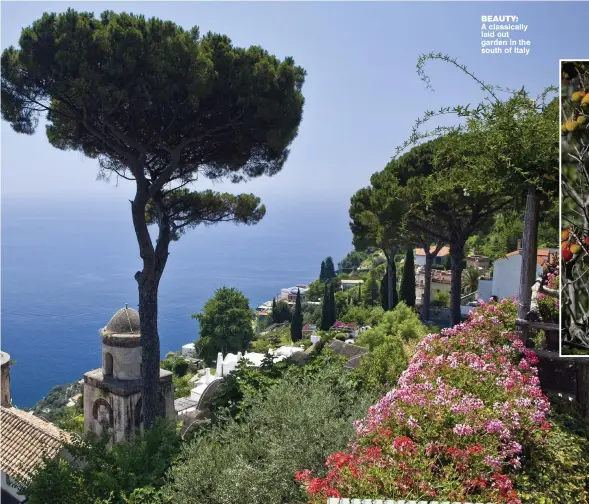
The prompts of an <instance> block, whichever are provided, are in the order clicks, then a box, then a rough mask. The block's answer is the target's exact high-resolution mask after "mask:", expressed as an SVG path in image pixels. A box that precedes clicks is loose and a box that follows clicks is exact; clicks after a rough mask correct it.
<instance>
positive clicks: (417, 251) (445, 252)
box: [415, 245, 450, 257]
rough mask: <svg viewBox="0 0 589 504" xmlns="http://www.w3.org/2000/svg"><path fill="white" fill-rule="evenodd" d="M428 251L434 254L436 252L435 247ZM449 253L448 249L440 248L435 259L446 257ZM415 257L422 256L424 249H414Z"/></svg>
mask: <svg viewBox="0 0 589 504" xmlns="http://www.w3.org/2000/svg"><path fill="white" fill-rule="evenodd" d="M429 250H430V252H434V251H435V250H436V246H435V245H432V246H431V247H430V248H429ZM449 253H450V247H442V248H441V249H440V251H439V252H438V255H437V257H444V256H447V255H448V254H449ZM415 255H416V256H424V255H425V249H422V248H418V249H415Z"/></svg>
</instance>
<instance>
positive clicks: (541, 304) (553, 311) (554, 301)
mask: <svg viewBox="0 0 589 504" xmlns="http://www.w3.org/2000/svg"><path fill="white" fill-rule="evenodd" d="M545 287H548V288H549V289H554V290H558V289H559V288H560V284H559V271H558V268H555V270H554V271H553V272H550V273H548V277H547V279H546V283H545ZM538 308H539V310H540V317H541V318H542V320H543V321H545V322H558V316H559V311H560V303H559V300H558V298H554V297H551V296H546V295H545V294H542V293H540V294H538Z"/></svg>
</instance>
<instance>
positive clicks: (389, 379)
mask: <svg viewBox="0 0 589 504" xmlns="http://www.w3.org/2000/svg"><path fill="white" fill-rule="evenodd" d="M406 368H407V355H406V354H405V350H404V349H403V342H402V341H401V338H399V337H398V336H385V338H384V340H383V342H382V343H381V344H380V345H378V346H377V347H376V348H375V349H374V350H373V351H372V352H369V353H368V354H366V355H364V356H362V358H361V359H360V366H359V367H358V368H357V369H356V370H355V374H356V375H357V377H358V379H359V381H360V383H361V387H362V388H363V389H366V390H374V391H375V392H382V391H383V389H384V388H390V387H392V386H394V385H395V384H396V383H397V380H398V379H399V376H400V375H401V373H402V372H403V371H404V370H405V369H406Z"/></svg>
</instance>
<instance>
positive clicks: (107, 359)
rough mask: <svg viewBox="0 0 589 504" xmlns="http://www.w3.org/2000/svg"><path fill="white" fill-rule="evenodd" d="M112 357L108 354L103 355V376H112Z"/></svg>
mask: <svg viewBox="0 0 589 504" xmlns="http://www.w3.org/2000/svg"><path fill="white" fill-rule="evenodd" d="M112 368H113V363H112V355H111V354H110V353H109V352H106V353H105V354H104V376H112Z"/></svg>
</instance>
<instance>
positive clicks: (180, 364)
mask: <svg viewBox="0 0 589 504" xmlns="http://www.w3.org/2000/svg"><path fill="white" fill-rule="evenodd" d="M187 372H188V362H187V361H186V359H184V358H183V357H178V358H177V359H176V361H175V362H174V374H175V375H176V376H179V377H182V376H184V375H185V374H186V373H187Z"/></svg>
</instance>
